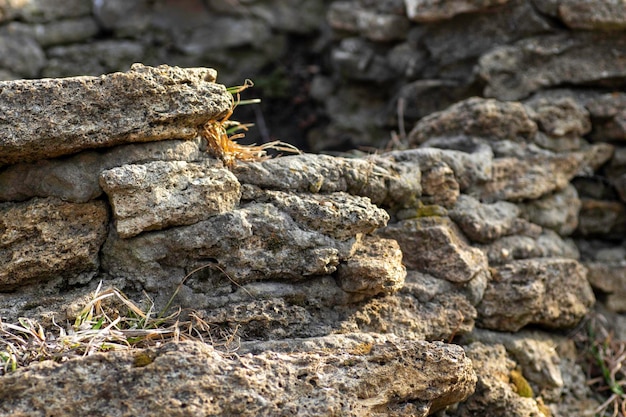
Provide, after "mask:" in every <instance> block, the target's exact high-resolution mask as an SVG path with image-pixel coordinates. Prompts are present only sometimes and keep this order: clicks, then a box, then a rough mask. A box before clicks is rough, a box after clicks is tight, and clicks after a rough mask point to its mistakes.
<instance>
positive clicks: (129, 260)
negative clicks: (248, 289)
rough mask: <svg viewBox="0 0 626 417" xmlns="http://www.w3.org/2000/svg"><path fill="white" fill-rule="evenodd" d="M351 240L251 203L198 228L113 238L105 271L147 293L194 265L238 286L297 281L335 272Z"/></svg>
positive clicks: (107, 249) (107, 248)
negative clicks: (205, 267) (217, 271)
mask: <svg viewBox="0 0 626 417" xmlns="http://www.w3.org/2000/svg"><path fill="white" fill-rule="evenodd" d="M354 244H355V239H354V238H353V239H350V240H346V241H338V240H336V239H333V238H331V237H330V236H327V235H324V234H323V233H320V232H319V231H317V230H311V229H309V228H308V227H307V226H305V225H301V224H298V223H297V222H296V221H295V220H294V219H293V218H292V217H291V216H289V215H288V214H287V213H285V212H283V211H281V210H279V209H278V208H276V207H275V206H273V205H271V204H267V203H255V204H250V205H247V206H245V207H243V208H238V209H235V210H232V211H230V212H227V213H223V214H218V215H215V216H212V217H210V218H208V219H207V220H203V221H200V222H198V223H195V224H192V225H188V226H180V227H176V228H172V229H167V230H163V231H155V232H150V233H144V234H141V235H139V236H136V237H133V238H129V239H120V238H119V237H117V236H116V234H115V233H111V234H110V235H109V238H108V240H107V242H106V244H105V246H104V249H103V267H104V269H105V270H106V271H108V272H109V273H111V274H112V275H114V276H121V277H127V278H131V279H133V280H137V281H138V282H141V283H143V284H144V285H145V286H146V288H152V289H153V290H154V289H157V288H162V287H163V286H164V285H165V284H164V282H170V284H172V283H174V282H176V283H177V282H179V281H180V280H182V278H183V276H184V275H185V272H184V271H185V268H188V267H190V265H192V264H194V262H204V263H205V264H207V263H208V264H211V263H214V262H216V263H217V266H215V268H219V269H220V270H222V271H223V272H224V273H225V274H227V276H229V277H231V278H232V279H234V280H235V281H236V282H238V283H239V284H244V283H246V282H249V281H250V280H255V279H260V280H267V279H272V278H280V279H284V280H299V279H302V278H303V277H308V276H312V275H327V274H330V273H333V272H335V270H336V268H337V265H338V264H339V262H340V261H342V260H345V259H347V258H348V257H349V255H350V254H351V253H352V250H353V246H354Z"/></svg>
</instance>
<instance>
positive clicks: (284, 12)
mask: <svg viewBox="0 0 626 417" xmlns="http://www.w3.org/2000/svg"><path fill="white" fill-rule="evenodd" d="M230 9H231V10H232V3H231V8H230ZM246 11H249V12H250V13H251V14H252V15H254V16H258V17H259V18H261V19H263V20H264V21H265V22H267V24H269V25H270V27H271V28H272V29H274V30H277V31H280V32H288V33H296V34H300V35H306V34H310V33H312V32H315V31H316V30H319V28H320V26H321V24H322V22H323V21H324V13H325V12H326V3H320V2H319V1H317V0H303V1H300V0H296V1H294V0H272V1H266V2H262V3H257V4H251V5H250V6H247V7H246Z"/></svg>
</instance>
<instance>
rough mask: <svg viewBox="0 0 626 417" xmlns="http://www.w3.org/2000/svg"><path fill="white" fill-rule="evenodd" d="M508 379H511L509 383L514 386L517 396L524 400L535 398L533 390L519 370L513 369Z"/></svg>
mask: <svg viewBox="0 0 626 417" xmlns="http://www.w3.org/2000/svg"><path fill="white" fill-rule="evenodd" d="M509 377H510V378H511V383H512V384H513V385H514V386H515V390H516V391H517V395H519V396H520V397H524V398H532V397H534V396H535V394H534V393H533V389H532V388H531V386H530V384H529V383H528V381H527V380H526V378H524V375H522V372H521V371H520V370H519V369H513V370H512V371H511V374H510V375H509Z"/></svg>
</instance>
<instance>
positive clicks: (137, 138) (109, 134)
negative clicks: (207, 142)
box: [0, 65, 231, 165]
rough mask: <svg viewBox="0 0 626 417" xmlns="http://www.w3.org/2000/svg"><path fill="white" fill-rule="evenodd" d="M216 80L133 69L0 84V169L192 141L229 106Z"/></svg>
mask: <svg viewBox="0 0 626 417" xmlns="http://www.w3.org/2000/svg"><path fill="white" fill-rule="evenodd" d="M215 77H216V73H215V71H213V70H210V69H188V70H185V69H180V68H172V67H158V68H151V67H144V66H143V65H136V66H134V67H133V69H132V70H131V71H129V72H127V73H116V74H111V75H107V76H102V77H98V78H94V77H76V78H68V79H59V80H35V81H29V80H21V81H6V82H0V97H1V98H2V99H1V100H0V113H2V119H1V120H0V137H1V138H2V139H0V154H1V156H0V164H2V165H5V164H11V163H17V162H31V161H34V160H37V159H44V158H51V157H56V156H61V155H66V154H71V153H75V152H78V151H81V150H84V149H88V148H96V147H103V146H112V145H117V144H122V143H125V142H148V141H154V140H163V139H192V138H194V137H195V136H196V134H197V129H198V126H200V125H201V124H202V123H204V122H207V121H208V120H210V119H212V118H213V119H214V118H217V117H219V116H220V115H221V114H223V113H225V112H226V111H227V110H228V108H229V107H230V105H231V98H230V97H229V94H228V93H227V92H226V90H225V88H224V87H223V86H221V85H219V84H215V83H214V82H213V81H214V80H215ZM33 103H41V104H40V105H37V106H33ZM83 121H88V122H84V123H83Z"/></svg>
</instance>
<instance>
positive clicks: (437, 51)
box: [423, 0, 554, 78]
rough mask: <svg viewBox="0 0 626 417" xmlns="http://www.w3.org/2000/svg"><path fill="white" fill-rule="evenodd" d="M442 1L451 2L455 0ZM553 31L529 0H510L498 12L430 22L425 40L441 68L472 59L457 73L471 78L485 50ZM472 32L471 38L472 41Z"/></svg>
mask: <svg viewBox="0 0 626 417" xmlns="http://www.w3.org/2000/svg"><path fill="white" fill-rule="evenodd" d="M427 1H429V0H427ZM479 1H481V0H479ZM483 1H490V0H483ZM495 1H498V0H495ZM441 3H442V4H445V5H448V4H450V3H451V2H450V1H445V2H441ZM552 31H554V29H553V28H552V26H551V25H550V24H549V22H548V21H547V20H546V19H545V18H544V17H543V16H541V15H540V14H539V13H537V12H536V10H535V9H534V8H533V7H532V6H531V5H530V4H529V2H528V1H526V0H510V1H508V2H507V3H506V4H505V5H503V6H501V7H500V8H498V9H497V12H495V13H476V14H462V15H459V16H456V17H454V18H452V19H450V20H448V21H445V22H441V23H439V24H436V25H429V26H428V28H427V33H426V35H425V36H424V38H423V42H424V44H425V46H426V48H427V49H428V51H429V52H430V55H431V56H432V57H433V59H434V60H435V62H437V63H438V64H439V68H441V67H442V66H448V65H450V64H455V63H462V61H468V64H469V65H468V66H466V67H462V69H461V74H463V75H461V74H459V75H457V76H456V77H455V78H468V77H469V75H470V74H471V73H472V67H473V66H474V63H475V59H476V58H477V57H479V56H481V55H482V54H484V53H487V52H488V51H490V50H491V49H493V48H495V47H497V46H500V45H507V44H510V43H512V42H514V41H516V40H519V39H524V38H528V37H530V36H534V35H539V34H542V33H547V32H552ZM470 33H471V42H468V34H470ZM435 73H436V72H435ZM441 78H452V77H450V76H444V77H441Z"/></svg>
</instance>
